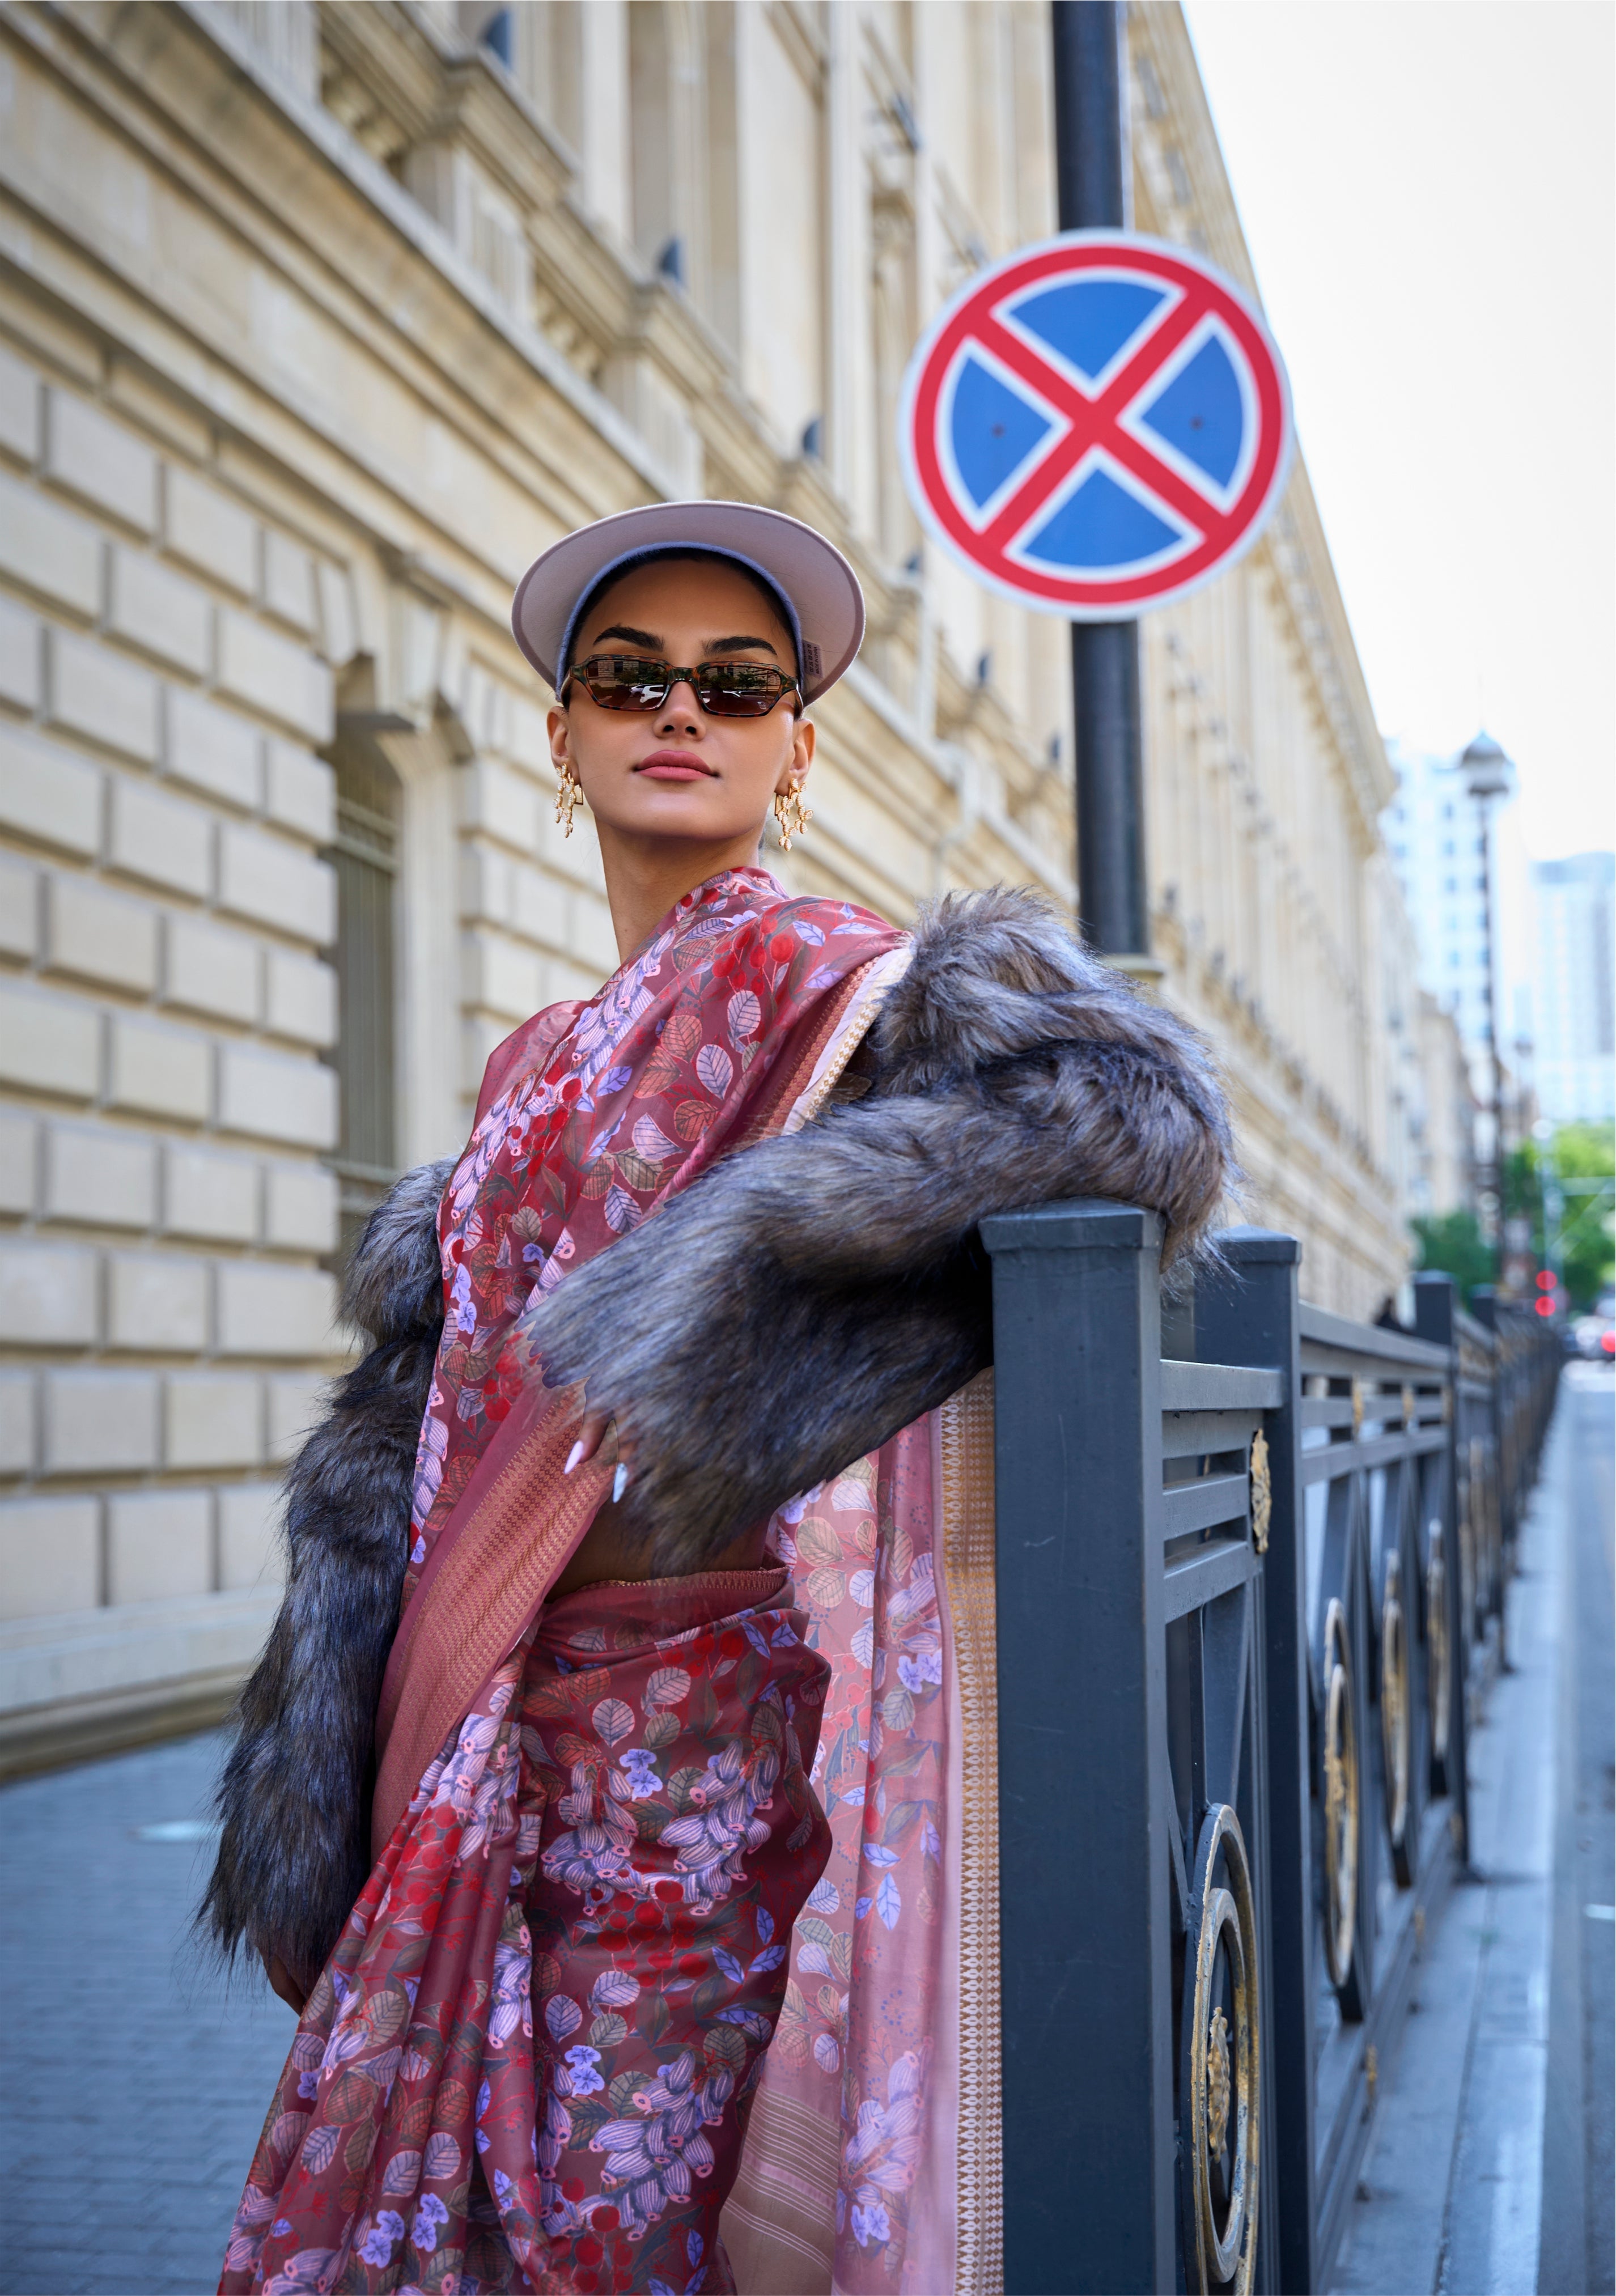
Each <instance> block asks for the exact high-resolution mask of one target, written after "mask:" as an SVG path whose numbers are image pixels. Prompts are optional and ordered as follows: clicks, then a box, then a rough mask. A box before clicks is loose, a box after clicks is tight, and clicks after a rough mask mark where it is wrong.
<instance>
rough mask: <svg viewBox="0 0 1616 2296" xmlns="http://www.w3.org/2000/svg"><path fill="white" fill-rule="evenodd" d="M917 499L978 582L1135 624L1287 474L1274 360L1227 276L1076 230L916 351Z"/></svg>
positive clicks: (1281, 380)
mask: <svg viewBox="0 0 1616 2296" xmlns="http://www.w3.org/2000/svg"><path fill="white" fill-rule="evenodd" d="M898 439H899V447H900V449H901V452H902V455H903V460H904V472H905V478H906V482H907V485H908V488H909V496H910V499H911V501H912V502H913V503H914V504H915V510H916V511H917V512H918V513H919V515H920V517H921V518H922V519H923V521H924V523H925V524H926V526H927V527H928V529H930V530H931V533H932V534H933V535H935V536H936V537H937V539H938V540H939V542H940V543H942V544H943V545H944V546H945V547H946V548H947V550H948V551H950V552H951V553H952V554H953V555H954V556H955V557H956V558H957V559H958V560H959V562H961V564H962V565H963V566H964V568H965V569H966V570H967V572H969V573H971V574H972V575H974V576H975V578H976V579H977V580H978V581H979V582H985V583H987V584H988V586H990V587H992V588H994V589H996V590H1001V591H1003V592H1005V594H1006V595H1008V596H1010V597H1013V598H1015V599H1018V600H1019V601H1020V602H1021V604H1023V605H1027V606H1036V607H1038V609H1039V610H1040V611H1043V612H1045V613H1051V614H1064V615H1066V616H1067V617H1068V618H1069V619H1071V620H1073V621H1119V620H1127V619H1130V618H1131V617H1132V616H1134V615H1136V614H1138V613H1142V612H1143V611H1144V610H1145V609H1146V608H1147V607H1150V606H1159V605H1161V604H1164V603H1166V601H1167V600H1168V599H1169V598H1177V597H1182V596H1183V594H1185V591H1186V590H1194V589H1197V588H1199V587H1200V586H1201V584H1202V583H1203V582H1209V581H1210V580H1211V578H1212V577H1213V576H1214V575H1215V574H1218V573H1220V572H1221V571H1222V570H1223V569H1224V568H1225V567H1226V566H1228V565H1230V564H1232V563H1233V562H1234V561H1235V559H1236V558H1238V557H1239V556H1240V555H1241V554H1242V553H1243V552H1244V551H1246V550H1249V549H1250V548H1251V545H1252V543H1253V542H1255V540H1256V539H1257V537H1258V535H1259V533H1260V532H1261V530H1262V528H1263V526H1264V524H1265V522H1266V521H1267V516H1268V513H1269V512H1270V511H1271V510H1272V509H1273V507H1274V504H1275V503H1276V501H1277V500H1278V497H1279V493H1280V489H1281V488H1282V487H1283V486H1284V481H1285V476H1286V473H1287V471H1288V470H1289V468H1290V461H1291V451H1292V427H1291V395H1290V389H1289V386H1288V385H1287V383H1286V380H1285V371H1284V364H1283V363H1282V361H1281V359H1280V356H1279V353H1278V351H1277V349H1276V348H1275V345H1274V341H1273V339H1272V338H1271V337H1270V335H1269V333H1268V332H1267V328H1266V327H1265V326H1264V324H1263V323H1262V320H1261V319H1260V318H1259V316H1258V314H1257V312H1256V310H1255V309H1254V308H1253V307H1252V306H1251V303H1250V302H1249V301H1248V300H1247V299H1246V297H1245V296H1244V295H1243V293H1242V292H1241V291H1240V289H1239V288H1238V287H1236V286H1235V283H1234V282H1233V281H1232V280H1230V279H1228V278H1226V276H1225V275H1224V274H1223V273H1222V272H1221V271H1218V270H1217V269H1216V268H1215V267H1214V266H1212V265H1211V264H1210V263H1205V262H1202V259H1201V258H1200V257H1199V256H1195V255H1191V254H1190V253H1188V252H1187V251H1186V250H1185V249H1183V248H1181V247H1175V246H1172V245H1170V244H1169V242H1167V241H1165V240H1159V239H1146V238H1144V237H1141V236H1140V235H1139V234H1136V233H1134V232H1100V231H1079V232H1067V233H1064V234H1062V236H1061V237H1060V238H1059V239H1052V240H1046V242H1044V243H1043V244H1042V245H1041V246H1038V247H1031V248H1022V249H1021V250H1020V251H1019V252H1018V253H1017V254H1015V255H1013V256H1009V257H1007V258H1005V261H1004V262H1002V263H999V264H996V265H995V266H994V267H993V269H992V270H991V271H988V272H986V273H983V274H980V275H978V276H977V277H976V278H975V279H973V280H972V281H971V283H969V285H968V286H966V287H964V288H963V289H962V290H961V291H960V292H959V294H957V295H956V297H955V298H954V300H953V301H952V302H951V303H950V304H948V306H947V308H946V309H945V310H943V311H942V312H941V313H940V314H939V316H938V318H937V320H936V321H935V323H934V324H932V326H931V329H930V330H929V331H928V332H927V334H926V335H925V337H924V339H923V341H922V342H921V343H920V345H919V347H918V348H916V350H915V356H914V357H913V358H912V359H911V361H910V363H909V370H908V373H907V375H906V378H905V382H904V394H903V408H902V413H901V414H900V416H899V418H898Z"/></svg>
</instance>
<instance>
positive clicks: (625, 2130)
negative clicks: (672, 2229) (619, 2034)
mask: <svg viewBox="0 0 1616 2296" xmlns="http://www.w3.org/2000/svg"><path fill="white" fill-rule="evenodd" d="M734 2085H735V2084H734V2074H733V2073H731V2072H730V2071H728V2070H727V2069H726V2067H724V2066H722V2065H719V2066H716V2067H715V2068H714V2069H713V2070H712V2071H710V2072H709V2074H708V2075H707V2078H706V2079H704V2080H698V2079H696V2061H695V2058H694V2056H693V2054H692V2053H691V2051H690V2050H688V2049H684V2050H681V2052H680V2053H679V2054H678V2055H677V2057H675V2058H674V2059H673V2061H672V2062H671V2063H669V2064H666V2065H663V2066H662V2067H661V2068H660V2071H659V2072H658V2073H657V2074H656V2075H655V2076H654V2077H653V2078H652V2079H650V2080H649V2081H647V2082H646V2083H645V2085H644V2087H642V2088H636V2090H635V2092H634V2095H633V2096H632V2098H631V2099H630V2102H631V2103H632V2104H633V2106H634V2112H633V2115H632V2116H631V2117H625V2118H623V2119H621V2120H608V2121H605V2122H603V2124H602V2126H601V2127H600V2128H597V2129H596V2130H595V2135H594V2136H592V2137H591V2138H590V2140H589V2150H590V2151H591V2152H592V2153H605V2154H606V2155H607V2161H606V2166H605V2168H604V2169H603V2172H602V2175H601V2190H602V2192H603V2193H610V2194H612V2196H613V2197H614V2199H615V2200H616V2202H617V2206H618V2211H619V2215H620V2217H621V2218H622V2221H623V2226H624V2229H625V2230H626V2231H627V2233H628V2236H629V2238H630V2239H631V2240H632V2239H635V2238H637V2237H638V2236H640V2235H643V2234H644V2231H645V2229H646V2227H647V2226H648V2225H652V2224H654V2223H655V2221H656V2219H657V2218H659V2217H660V2215H661V2214H662V2212H663V2210H665V2209H666V2208H667V2207H668V2206H669V2203H670V2202H685V2201H687V2200H688V2199H689V2198H690V2195H691V2191H692V2184H693V2178H695V2177H710V2176H711V2174H712V2169H713V2149H712V2146H711V2145H710V2144H709V2142H708V2140H707V2138H706V2137H705V2136H703V2135H702V2133H701V2132H702V2130H703V2129H704V2128H717V2127H718V2124H719V2122H720V2121H721V2120H723V2118H724V2108H725V2106H726V2104H727V2103H728V2102H729V2100H730V2096H731V2095H732V2094H733V2092H734Z"/></svg>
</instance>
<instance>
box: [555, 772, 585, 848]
mask: <svg viewBox="0 0 1616 2296" xmlns="http://www.w3.org/2000/svg"><path fill="white" fill-rule="evenodd" d="M561 776H562V777H561V786H560V788H559V789H558V790H557V791H556V792H555V818H556V819H557V821H559V822H560V824H561V825H562V836H563V837H570V836H571V834H572V815H573V810H574V808H575V807H576V806H577V805H578V800H579V799H581V798H582V796H583V794H584V792H583V791H582V790H581V789H580V788H579V787H578V775H576V774H575V773H574V772H573V770H572V760H571V758H562V767H561Z"/></svg>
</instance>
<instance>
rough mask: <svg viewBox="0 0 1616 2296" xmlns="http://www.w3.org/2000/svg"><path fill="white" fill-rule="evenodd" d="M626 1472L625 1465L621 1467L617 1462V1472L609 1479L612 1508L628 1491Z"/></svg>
mask: <svg viewBox="0 0 1616 2296" xmlns="http://www.w3.org/2000/svg"><path fill="white" fill-rule="evenodd" d="M627 1489H628V1468H627V1467H626V1466H625V1465H623V1464H622V1463H621V1461H619V1464H618V1471H617V1472H616V1474H615V1475H613V1477H612V1478H611V1504H612V1505H613V1506H615V1505H617V1503H618V1501H619V1499H620V1498H621V1497H622V1496H623V1493H624V1492H625V1491H626V1490H627Z"/></svg>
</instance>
